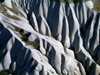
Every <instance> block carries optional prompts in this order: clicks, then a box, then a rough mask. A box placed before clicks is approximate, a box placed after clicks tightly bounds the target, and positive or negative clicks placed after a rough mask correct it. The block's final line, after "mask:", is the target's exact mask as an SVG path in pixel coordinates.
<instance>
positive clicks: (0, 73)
mask: <svg viewBox="0 0 100 75" xmlns="http://www.w3.org/2000/svg"><path fill="white" fill-rule="evenodd" d="M9 74H14V72H13V71H12V69H8V70H1V71H0V75H9ZM14 75H16V74H14Z"/></svg>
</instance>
